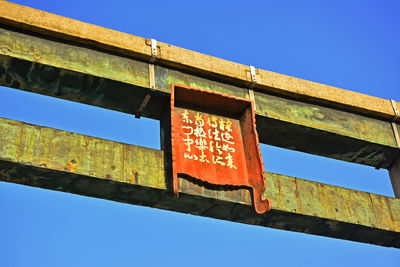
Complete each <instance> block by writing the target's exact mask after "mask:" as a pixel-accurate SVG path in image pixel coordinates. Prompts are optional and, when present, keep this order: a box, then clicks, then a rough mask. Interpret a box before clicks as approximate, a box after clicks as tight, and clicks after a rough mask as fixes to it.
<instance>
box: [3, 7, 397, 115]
mask: <svg viewBox="0 0 400 267" xmlns="http://www.w3.org/2000/svg"><path fill="white" fill-rule="evenodd" d="M0 23H1V24H4V25H7V26H11V27H15V28H17V29H18V30H24V31H29V32H33V33H35V34H36V35H43V36H47V37H51V38H59V39H60V40H64V41H68V42H75V43H78V44H83V45H85V46H90V47H91V48H93V49H97V50H98V49H101V50H104V51H109V52H112V53H118V54H121V55H124V56H129V57H135V58H138V59H142V60H147V59H149V58H150V55H151V48H150V46H149V45H150V42H148V41H149V40H146V39H144V38H141V37H137V36H133V35H130V34H126V33H122V32H118V31H114V30H110V29H106V28H103V27H99V26H95V25H91V24H88V23H84V22H80V21H77V20H73V19H69V18H66V17H62V16H58V15H55V14H51V13H47V12H44V11H41V10H37V9H33V8H29V7H25V6H21V5H17V4H13V3H9V2H6V1H0ZM158 50H159V63H160V64H163V65H165V66H168V67H173V68H178V69H180V70H183V71H190V72H194V73H196V74H198V75H206V76H208V77H209V78H215V79H219V80H223V81H228V82H230V83H233V84H236V85H237V86H247V85H249V83H250V81H251V79H250V72H249V66H246V65H241V64H238V63H234V62H230V61H227V60H223V59H219V58H216V57H212V56H209V55H204V54H201V53H197V52H194V51H190V50H187V49H183V48H179V47H176V46H172V45H169V44H165V43H162V42H158ZM256 72H257V76H258V83H257V85H256V88H257V89H260V90H262V91H266V92H272V93H277V94H282V95H286V96H290V97H296V98H300V99H306V100H310V101H314V102H316V103H325V104H329V105H332V106H336V107H340V108H345V109H347V110H350V111H356V112H361V113H364V114H368V115H373V116H378V117H382V118H385V119H391V118H392V117H393V116H394V112H393V109H392V106H391V103H390V101H389V100H385V99H381V98H377V97H372V96H368V95H364V94H360V93H356V92H352V91H347V90H343V89H340V88H336V87H332V86H328V85H323V84H318V83H315V82H311V81H307V80H302V79H298V78H294V77H290V76H286V75H282V74H278V73H274V72H270V71H266V70H261V69H256ZM399 106H400V105H399Z"/></svg>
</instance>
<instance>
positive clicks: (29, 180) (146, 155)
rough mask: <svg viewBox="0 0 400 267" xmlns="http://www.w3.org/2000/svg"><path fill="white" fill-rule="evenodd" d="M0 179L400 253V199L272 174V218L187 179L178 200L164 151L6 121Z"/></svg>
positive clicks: (246, 199) (244, 194)
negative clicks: (367, 244) (174, 195)
mask: <svg viewBox="0 0 400 267" xmlns="http://www.w3.org/2000/svg"><path fill="white" fill-rule="evenodd" d="M0 174H1V175H0V179H1V180H2V181H6V182H13V183H19V184H25V185H30V186H37V187H42V188H47V189H52V190H60V191H65V192H70V193H75V194H81V195H87V196H93V197H98V198H104V199H110V200H114V201H119V202H126V203H131V204H139V205H145V206H150V207H155V208H161V209H168V210H174V211H179V212H185V213H191V214H195V215H201V216H206V217H212V218H218V219H224V220H230V221H234V222H242V223H247V224H254V225H260V226H267V227H273V228H278V229H284V230H291V231H298V232H304V233H309V234H315V235H323V236H328V237H335V238H342V239H347V240H354V241H359V242H366V243H372V244H377V245H382V246H392V247H397V248H400V199H394V198H390V197H384V196H379V195H375V194H371V193H366V192H359V191H354V190H350V189H345V188H341V187H335V186H331V185H326V184H321V183H316V182H311V181H307V180H302V179H298V178H293V177H287V176H283V175H278V174H272V173H267V175H266V176H267V183H268V185H267V190H266V192H265V195H266V196H268V197H269V198H270V199H271V201H272V210H271V212H269V213H267V214H262V215H260V214H257V213H255V212H254V208H253V207H252V206H251V202H250V201H251V198H250V194H249V192H248V191H247V190H245V189H240V190H221V188H204V187H202V186H200V185H197V184H195V183H192V182H190V181H187V180H184V179H180V192H181V193H180V197H179V198H178V199H175V198H174V197H173V193H172V191H171V190H168V189H167V188H168V183H169V181H168V179H166V178H165V170H164V157H163V151H159V150H154V149H148V148H143V147H138V146H133V145H127V144H122V143H118V142H113V141H108V140H102V139H99V138H94V137H89V136H84V135H79V134H76V133H69V132H65V131H60V130H55V129H51V128H47V127H40V126H35V125H30V124H26V123H22V122H18V121H13V120H8V119H2V118H0Z"/></svg>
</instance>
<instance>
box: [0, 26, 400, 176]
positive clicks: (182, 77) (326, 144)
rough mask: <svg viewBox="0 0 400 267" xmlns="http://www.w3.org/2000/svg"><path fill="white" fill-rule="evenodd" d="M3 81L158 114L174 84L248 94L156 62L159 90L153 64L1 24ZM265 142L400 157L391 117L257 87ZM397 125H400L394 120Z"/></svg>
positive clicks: (342, 154)
mask: <svg viewBox="0 0 400 267" xmlns="http://www.w3.org/2000/svg"><path fill="white" fill-rule="evenodd" d="M0 69H1V70H2V71H0V85H3V86H8V87H13V88H17V89H21V90H26V91H30V92H35V93H40V94H45V95H49V96H53V97H59V98H64V99H68V100H72V101H77V102H81V103H86V104H90V105H96V106H100V107H103V108H108V109H113V110H118V111H122V112H126V113H131V114H136V112H138V110H139V109H140V106H141V103H142V101H143V99H144V98H145V97H146V95H147V94H148V93H150V92H151V94H152V97H151V98H150V102H149V103H148V105H147V107H146V109H145V110H144V111H143V116H147V117H151V118H155V119H159V118H160V114H161V112H162V110H163V107H164V106H166V105H168V103H169V100H168V98H169V93H170V90H171V84H172V83H175V84H182V85H188V86H192V87H196V88H202V89H208V90H213V91H216V92H221V93H225V94H230V95H234V96H238V97H245V98H248V97H249V95H248V89H247V88H245V87H239V86H235V85H232V84H230V83H222V82H217V81H215V80H212V79H209V78H205V77H201V76H198V75H195V74H193V73H187V72H183V71H180V70H176V69H173V68H169V67H167V66H160V65H156V66H155V70H154V75H155V91H154V92H153V91H151V88H150V86H149V83H150V82H149V68H148V63H146V62H143V61H139V60H135V59H132V58H127V57H122V56H117V55H111V54H109V53H105V52H101V51H96V50H93V49H89V48H84V47H80V46H76V45H71V44H65V43H62V42H59V41H52V40H48V39H44V38H41V37H36V36H32V35H29V34H24V33H19V32H15V31H12V30H8V29H0ZM254 94H255V103H256V106H257V108H256V112H257V129H258V132H259V136H260V142H262V143H266V144H270V145H275V146H280V147H285V148H290V149H294V150H299V151H303V152H308V153H312V154H317V155H321V156H326V157H331V158H335V159H340V160H345V161H349V162H355V163H360V164H365V165H370V166H374V167H378V168H389V167H390V166H391V165H392V164H393V162H394V161H395V160H396V159H397V158H399V156H400V150H399V149H398V147H397V143H396V139H395V136H394V134H393V129H392V125H391V123H390V122H389V121H388V120H385V119H377V118H375V117H369V116H366V115H361V114H357V113H354V112H350V111H348V110H343V109H337V108H333V107H328V106H324V105H321V104H318V103H310V102H304V101H300V100H299V99H294V98H287V97H285V96H281V95H273V94H270V93H267V92H265V91H256V92H255V93H254ZM396 125H397V127H398V128H399V131H400V125H399V124H396Z"/></svg>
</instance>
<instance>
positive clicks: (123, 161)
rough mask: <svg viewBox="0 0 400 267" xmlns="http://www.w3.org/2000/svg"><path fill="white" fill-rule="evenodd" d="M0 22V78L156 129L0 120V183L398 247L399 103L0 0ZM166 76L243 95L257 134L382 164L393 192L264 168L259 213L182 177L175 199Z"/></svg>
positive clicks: (248, 203)
mask: <svg viewBox="0 0 400 267" xmlns="http://www.w3.org/2000/svg"><path fill="white" fill-rule="evenodd" d="M0 23H1V27H0V69H1V71H0V85H3V86H8V87H13V88H16V89H21V90H26V91H31V92H35V93H40V94H45V95H49V96H54V97H59V98H63V99H68V100H72V101H77V102H81V103H86V104H90V105H95V106H99V107H103V108H108V109H113V110H118V111H121V112H125V113H130V114H134V115H135V116H137V117H140V116H146V117H150V118H154V119H158V120H160V124H161V137H162V149H161V150H154V149H146V148H142V147H137V146H133V145H126V144H121V143H117V142H112V141H107V140H102V139H98V138H93V137H88V136H83V135H79V134H71V133H67V132H65V131H60V130H55V129H51V128H46V127H40V126H32V125H30V124H26V123H22V122H17V121H13V120H9V119H0V173H1V177H0V179H1V180H2V181H7V182H14V183H20V184H25V185H31V186H38V187H42V188H48V189H53V190H60V191H67V192H72V193H76V194H83V195H88V196H94V197H100V198H105V199H111V200H115V201H122V202H128V203H132V204H140V205H146V206H151V207H155V208H162V209H169V210H174V211H181V212H189V213H191V214H196V215H201V216H207V217H213V218H219V219H225V220H231V221H237V222H243V223H248V224H257V225H262V226H267V227H274V228H279V229H285V230H292V231H299V232H306V233H310V234H316V235H323V236H329V237H335V238H342V239H347V240H353V241H359V242H365V243H372V244H377V245H383V246H392V247H397V248H399V247H400V200H399V199H398V198H399V197H400V160H399V158H400V149H399V148H400V140H399V131H400V124H399V123H398V119H399V110H398V108H399V107H400V103H398V102H396V101H393V100H392V101H390V100H385V99H380V98H376V97H372V96H367V95H363V94H359V93H356V92H351V91H346V90H343V89H339V88H334V87H330V86H327V85H322V84H317V83H313V82H310V81H306V80H301V79H297V78H293V77H288V76H285V75H281V74H277V73H273V72H269V71H265V70H261V69H255V68H254V67H250V66H244V65H240V64H237V63H233V62H229V61H226V60H222V59H218V58H214V57H211V56H208V55H203V54H200V53H196V52H193V51H189V50H186V49H182V48H178V47H174V46H171V45H168V44H164V43H160V42H156V41H155V40H146V39H143V38H140V37H136V36H132V35H129V34H125V33H121V32H117V31H113V30H109V29H105V28H102V27H98V26H94V25H90V24H87V23H83V22H79V21H76V20H72V19H69V18H65V17H61V16H57V15H54V14H50V13H46V12H43V11H39V10H35V9H32V8H28V7H24V6H20V5H16V4H12V3H9V2H5V1H1V2H0ZM172 84H178V85H184V86H190V87H194V88H198V89H202V90H208V91H213V92H217V93H223V94H226V95H230V96H234V97H238V98H243V99H249V100H252V101H254V103H255V107H256V108H255V116H256V120H257V132H258V140H259V142H261V143H266V144H271V145H275V146H280V147H286V148H291V149H295V150H298V151H303V152H307V153H312V154H317V155H321V156H325V157H330V158H335V159H339V160H344V161H349V162H355V163H359V164H364V165H368V166H374V167H377V168H385V169H388V170H389V173H390V177H391V180H392V184H393V188H394V191H395V195H396V197H397V198H390V197H385V196H379V195H376V194H371V193H366V192H360V191H354V190H349V189H345V188H340V187H335V186H331V185H324V184H321V183H316V182H311V181H307V180H302V179H299V178H293V177H288V176H284V175H278V174H273V173H266V181H267V184H268V186H267V188H266V191H265V192H264V196H265V197H268V198H269V199H270V201H271V203H272V207H271V211H270V212H268V213H265V214H257V213H256V212H254V208H253V207H252V199H251V194H250V192H249V190H247V189H243V188H238V189H234V190H226V188H214V187H210V188H204V187H203V186H202V185H199V184H198V183H195V182H193V181H192V180H191V179H186V178H182V177H180V178H179V179H178V183H179V192H180V197H179V198H175V197H174V195H173V194H172V183H171V175H170V174H171V167H172V166H171V157H170V150H171V147H170V146H169V144H168V140H169V135H168V132H169V131H170V119H169V116H168V115H166V114H169V113H168V112H166V110H168V108H169V105H170V101H169V100H170V93H171V88H172ZM294 111H295V112H296V116H294V115H293V113H294ZM310 114H314V115H315V116H309V115H310ZM360 124H361V125H362V126H363V127H362V128H363V129H360V128H359V125H360ZM21 133H22V134H21ZM294 137H296V138H294ZM49 140H51V141H52V142H49ZM94 144H96V145H94ZM326 144H335V145H334V146H327V145H326ZM96 155H101V158H99V157H96ZM89 162H90V164H89ZM60 177H62V178H60Z"/></svg>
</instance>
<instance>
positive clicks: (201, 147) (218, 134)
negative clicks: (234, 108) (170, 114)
mask: <svg viewBox="0 0 400 267" xmlns="http://www.w3.org/2000/svg"><path fill="white" fill-rule="evenodd" d="M181 119H182V125H181V128H182V131H183V134H184V138H182V140H181V141H182V142H183V143H184V146H185V148H186V150H185V151H184V155H183V156H184V158H185V159H189V160H194V161H199V162H202V163H207V164H214V165H220V166H225V167H227V168H230V169H237V166H236V165H235V152H236V149H235V147H234V146H235V141H236V139H237V138H238V137H237V136H234V135H233V131H232V121H231V119H229V118H223V117H220V116H215V115H210V114H203V113H201V112H194V111H190V112H189V111H188V110H186V109H185V110H183V112H181ZM239 137H240V136H239Z"/></svg>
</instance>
